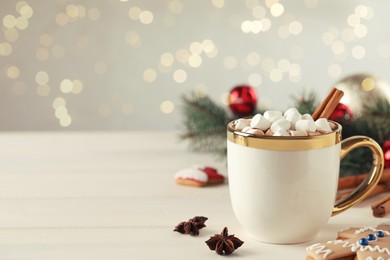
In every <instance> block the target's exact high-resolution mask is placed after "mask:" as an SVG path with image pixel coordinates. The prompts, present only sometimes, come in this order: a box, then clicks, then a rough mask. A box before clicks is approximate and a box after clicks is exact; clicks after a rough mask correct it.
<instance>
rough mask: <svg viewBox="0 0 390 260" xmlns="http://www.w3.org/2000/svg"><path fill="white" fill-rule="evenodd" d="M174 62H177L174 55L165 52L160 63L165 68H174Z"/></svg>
mask: <svg viewBox="0 0 390 260" xmlns="http://www.w3.org/2000/svg"><path fill="white" fill-rule="evenodd" d="M174 61H175V58H174V57H173V55H172V53H169V52H164V53H163V54H161V56H160V63H161V65H163V66H165V67H170V66H172V65H173V62H174Z"/></svg>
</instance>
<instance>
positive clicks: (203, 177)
mask: <svg viewBox="0 0 390 260" xmlns="http://www.w3.org/2000/svg"><path fill="white" fill-rule="evenodd" d="M175 178H176V179H194V180H197V181H201V182H207V181H208V179H209V177H208V176H207V174H206V173H205V172H203V171H201V170H197V169H184V170H181V171H178V172H177V173H176V174H175Z"/></svg>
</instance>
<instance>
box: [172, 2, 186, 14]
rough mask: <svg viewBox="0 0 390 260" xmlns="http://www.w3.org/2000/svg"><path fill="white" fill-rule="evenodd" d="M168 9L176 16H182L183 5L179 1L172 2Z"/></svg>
mask: <svg viewBox="0 0 390 260" xmlns="http://www.w3.org/2000/svg"><path fill="white" fill-rule="evenodd" d="M168 9H169V11H171V12H172V13H174V14H180V13H181V12H182V11H183V3H182V2H181V1H178V0H172V1H170V2H169V4H168Z"/></svg>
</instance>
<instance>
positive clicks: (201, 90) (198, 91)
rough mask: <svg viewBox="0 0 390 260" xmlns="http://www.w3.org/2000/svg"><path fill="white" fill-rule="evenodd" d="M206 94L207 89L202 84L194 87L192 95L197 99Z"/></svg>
mask: <svg viewBox="0 0 390 260" xmlns="http://www.w3.org/2000/svg"><path fill="white" fill-rule="evenodd" d="M207 93H208V88H207V86H205V85H204V84H198V85H196V86H195V87H194V94H195V96H196V97H198V98H202V97H205V96H206V95H207Z"/></svg>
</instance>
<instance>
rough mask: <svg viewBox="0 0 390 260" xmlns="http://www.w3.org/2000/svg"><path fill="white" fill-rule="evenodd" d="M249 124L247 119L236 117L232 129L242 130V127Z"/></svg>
mask: <svg viewBox="0 0 390 260" xmlns="http://www.w3.org/2000/svg"><path fill="white" fill-rule="evenodd" d="M246 126H249V120H247V119H238V120H237V121H236V124H235V126H234V130H242V129H243V128H244V127H246Z"/></svg>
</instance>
